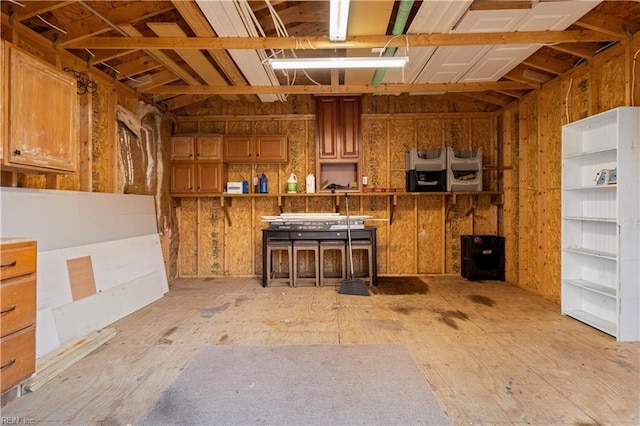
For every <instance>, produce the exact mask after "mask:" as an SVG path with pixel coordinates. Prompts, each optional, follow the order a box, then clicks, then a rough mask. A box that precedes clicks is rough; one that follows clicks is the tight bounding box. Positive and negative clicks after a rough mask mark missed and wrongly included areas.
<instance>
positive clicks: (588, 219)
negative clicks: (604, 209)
mask: <svg viewBox="0 0 640 426" xmlns="http://www.w3.org/2000/svg"><path fill="white" fill-rule="evenodd" d="M563 219H564V220H575V221H579V222H608V223H616V222H617V219H616V218H612V217H583V216H564V217H563Z"/></svg>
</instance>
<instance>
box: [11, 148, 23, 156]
mask: <svg viewBox="0 0 640 426" xmlns="http://www.w3.org/2000/svg"><path fill="white" fill-rule="evenodd" d="M13 153H14V154H15V155H20V154H22V152H20V150H19V149H16V150H15V151H13Z"/></svg>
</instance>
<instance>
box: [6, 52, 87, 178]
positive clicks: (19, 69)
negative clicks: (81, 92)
mask: <svg viewBox="0 0 640 426" xmlns="http://www.w3.org/2000/svg"><path fill="white" fill-rule="evenodd" d="M2 50H3V66H4V68H3V70H2V71H3V75H4V76H5V77H4V79H5V81H4V82H3V84H5V87H6V89H7V90H6V91H5V92H6V93H5V98H4V99H3V104H4V105H5V107H3V111H2V114H3V120H2V121H3V122H4V123H5V124H6V126H3V127H6V131H5V129H3V144H2V150H1V151H0V157H1V160H2V161H1V166H2V168H3V169H5V170H27V171H34V172H49V173H69V172H74V171H76V169H77V163H78V95H77V88H76V85H77V82H76V80H75V79H74V78H73V77H72V76H71V75H69V74H67V73H65V72H64V71H62V70H60V69H59V68H57V67H54V66H53V65H50V64H48V63H47V62H44V61H42V60H41V59H38V58H36V57H34V56H32V55H30V54H29V53H26V52H24V51H22V50H20V49H18V48H16V47H15V46H13V45H11V44H9V43H6V42H3V49H2Z"/></svg>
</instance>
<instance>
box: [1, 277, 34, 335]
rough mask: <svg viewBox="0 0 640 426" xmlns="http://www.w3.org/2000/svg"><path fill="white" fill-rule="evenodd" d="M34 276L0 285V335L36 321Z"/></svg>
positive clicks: (20, 328)
mask: <svg viewBox="0 0 640 426" xmlns="http://www.w3.org/2000/svg"><path fill="white" fill-rule="evenodd" d="M36 309H37V307H36V277H35V275H28V276H26V277H22V278H16V279H14V280H10V281H9V282H6V281H5V282H3V283H2V284H1V285H0V311H1V313H0V336H2V337H4V336H6V335H7V334H11V333H13V332H15V331H18V330H22V329H23V328H25V327H28V326H30V325H32V324H35V322H36Z"/></svg>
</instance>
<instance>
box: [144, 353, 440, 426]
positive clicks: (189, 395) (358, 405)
mask: <svg viewBox="0 0 640 426" xmlns="http://www.w3.org/2000/svg"><path fill="white" fill-rule="evenodd" d="M142 423H143V424H145V425H168V424H179V425H255V424H260V425H281V424H289V425H356V424H358V425H417V424H420V425H450V424H451V422H450V420H449V419H448V418H447V415H446V414H445V413H444V411H443V410H442V407H441V406H440V403H439V402H438V399H437V398H436V396H435V395H434V393H433V391H432V390H431V388H430V386H429V384H428V383H427V382H426V381H425V379H424V377H423V375H422V373H421V372H420V370H419V369H418V366H417V365H416V363H415V361H414V359H413V357H412V356H411V354H410V353H409V350H408V349H407V347H406V346H404V345H292V346H208V347H206V348H204V349H203V350H202V351H201V352H200V353H199V354H198V355H197V356H196V357H195V358H194V360H193V361H192V362H191V363H190V364H189V365H188V366H187V368H186V369H185V370H184V371H183V372H182V373H181V374H180V376H178V378H177V379H176V380H175V381H174V382H173V383H172V384H171V385H170V386H169V387H168V388H167V390H166V391H165V392H164V393H163V394H162V396H161V397H160V399H159V400H158V402H157V403H156V405H155V406H154V407H153V408H152V409H151V411H150V412H149V413H148V414H147V416H146V417H145V418H144V420H143V422H142Z"/></svg>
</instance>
